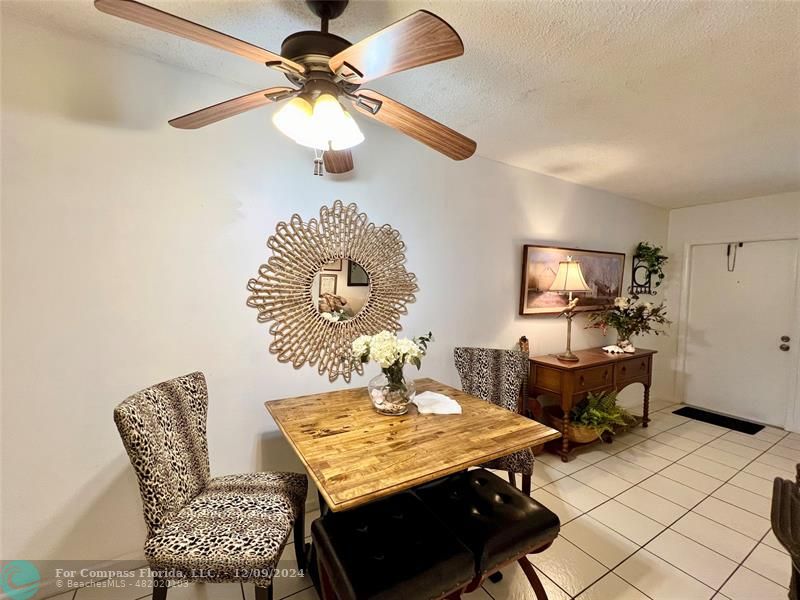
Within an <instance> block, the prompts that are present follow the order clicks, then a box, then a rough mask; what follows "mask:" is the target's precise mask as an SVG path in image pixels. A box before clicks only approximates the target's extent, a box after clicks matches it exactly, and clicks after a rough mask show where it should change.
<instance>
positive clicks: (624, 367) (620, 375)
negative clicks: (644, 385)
mask: <svg viewBox="0 0 800 600" xmlns="http://www.w3.org/2000/svg"><path fill="white" fill-rule="evenodd" d="M614 371H615V372H614V377H615V379H616V380H617V381H618V382H620V381H630V380H631V379H645V378H647V375H648V373H649V372H650V357H649V356H643V357H641V358H633V359H631V360H626V361H624V362H621V363H617V364H616V365H614Z"/></svg>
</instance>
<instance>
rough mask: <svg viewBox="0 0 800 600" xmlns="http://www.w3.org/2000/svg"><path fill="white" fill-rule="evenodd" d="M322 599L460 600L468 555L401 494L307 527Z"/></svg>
mask: <svg viewBox="0 0 800 600" xmlns="http://www.w3.org/2000/svg"><path fill="white" fill-rule="evenodd" d="M311 535H312V538H313V540H314V545H315V548H316V552H317V568H318V572H319V578H320V586H321V592H322V598H323V600H430V599H434V598H437V599H438V598H459V597H460V593H459V591H460V590H461V589H463V588H464V587H466V586H467V585H468V584H469V583H470V582H471V581H472V580H473V579H474V577H475V569H474V559H473V555H472V552H471V551H470V550H469V548H467V547H466V546H465V545H464V544H463V543H462V542H461V541H459V539H458V538H457V537H456V536H454V535H453V534H452V533H451V532H450V531H449V530H448V528H447V527H446V526H445V525H444V524H443V523H442V522H441V521H440V520H439V519H438V518H437V517H436V516H434V515H433V513H432V512H431V511H430V510H429V509H428V508H427V507H426V506H425V504H424V503H423V502H422V501H421V500H420V499H419V498H418V497H416V496H415V495H414V494H411V493H407V492H406V493H401V494H397V495H395V496H391V497H389V498H387V499H384V500H378V501H376V502H372V503H370V504H367V505H365V506H362V507H359V508H356V509H353V510H349V511H345V512H339V513H333V512H328V513H327V514H325V516H323V517H321V518H319V519H317V520H315V521H314V522H313V523H312V525H311Z"/></svg>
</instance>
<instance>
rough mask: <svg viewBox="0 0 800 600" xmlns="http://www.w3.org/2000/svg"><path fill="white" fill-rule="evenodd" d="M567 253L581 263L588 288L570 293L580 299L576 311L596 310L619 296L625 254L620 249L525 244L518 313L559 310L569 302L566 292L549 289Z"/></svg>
mask: <svg viewBox="0 0 800 600" xmlns="http://www.w3.org/2000/svg"><path fill="white" fill-rule="evenodd" d="M570 256H571V257H572V260H575V261H577V262H579V263H580V265H581V272H582V273H583V277H584V279H585V280H586V284H587V285H588V286H589V287H590V288H591V289H590V291H588V292H577V293H573V298H574V297H578V298H580V300H579V301H578V306H577V307H576V308H575V310H576V311H587V310H597V309H599V308H600V307H602V306H605V305H607V304H611V303H612V302H614V298H616V297H617V296H621V295H622V291H623V290H622V276H623V272H624V271H625V254H623V253H622V252H598V251H596V250H580V249H578V248H558V247H554V246H535V245H531V244H526V245H525V246H524V247H523V249H522V285H521V290H520V299H519V314H521V315H542V314H555V313H559V312H561V309H563V308H564V307H565V306H566V305H567V302H569V297H568V294H557V293H555V292H551V291H549V290H550V286H551V285H552V283H553V280H554V279H555V277H556V273H557V272H558V263H559V262H561V261H565V260H567V259H568V257H570Z"/></svg>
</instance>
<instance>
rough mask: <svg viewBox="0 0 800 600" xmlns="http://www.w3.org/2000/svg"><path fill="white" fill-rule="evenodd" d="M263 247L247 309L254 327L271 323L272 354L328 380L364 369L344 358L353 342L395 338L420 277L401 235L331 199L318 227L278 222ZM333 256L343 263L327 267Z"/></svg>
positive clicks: (296, 219) (296, 221) (309, 222)
mask: <svg viewBox="0 0 800 600" xmlns="http://www.w3.org/2000/svg"><path fill="white" fill-rule="evenodd" d="M267 247H268V248H269V249H270V250H271V251H272V256H270V257H269V259H268V260H267V262H266V263H264V264H262V265H261V266H260V267H259V268H258V275H257V276H256V277H254V278H252V279H250V281H248V282H247V289H248V290H250V296H249V297H248V298H247V305H248V306H252V307H253V308H255V309H256V310H257V311H258V322H259V323H269V322H272V323H273V324H272V325H270V329H269V333H270V335H271V336H272V337H273V340H272V342H271V343H270V345H269V351H270V352H272V353H273V354H275V355H277V357H278V360H279V361H280V362H291V363H292V365H294V367H295V368H296V369H299V368H300V367H302V366H303V365H311V366H315V367H316V368H317V371H318V372H319V373H320V375H321V374H323V373H327V374H328V379H329V380H330V381H335V380H336V378H337V377H340V376H341V377H343V378H344V380H345V381H348V382H349V381H350V379H351V377H352V374H353V371H355V372H356V373H358V374H359V375H363V374H364V365H363V364H361V363H354V362H353V361H352V360H349V359H348V357H349V356H350V354H351V352H352V350H351V346H350V345H351V344H352V342H353V340H354V339H356V338H357V337H358V336H360V335H373V334H375V333H377V332H379V331H383V330H384V329H385V330H387V331H398V330H399V329H400V317H401V316H402V315H404V314H406V304H408V303H409V302H414V299H415V298H414V293H415V292H416V291H417V278H416V276H415V275H414V274H413V273H409V272H408V271H406V268H405V266H404V264H403V263H404V262H405V259H406V258H405V247H406V246H405V244H404V243H403V241H402V240H401V239H400V232H399V231H397V230H396V229H395V228H393V227H392V226H390V225H380V226H377V225H375V223H372V222H371V221H370V220H369V218H367V215H366V214H364V213H360V212H358V207H357V206H356V205H355V204H348V205H347V206H345V205H344V204H343V203H342V201H341V200H336V201H335V202H334V203H333V206H323V207H322V208H320V211H319V220H317V219H309V220H307V221H304V220H303V218H302V217H300V215H292V218H291V219H290V220H289V222H288V223H284V222H280V223H278V224H277V225H276V226H275V234H274V235H272V236H270V237H269V239H268V240H267ZM332 256H343V257H344V258H342V259H341V260H339V259H337V260H336V261H335V262H333V263H329V262H327V261H329V260H330V257H332ZM309 282H311V286H312V287H311V289H309ZM325 294H331V296H329V297H326V296H325ZM321 300H322V301H324V304H321V303H320V301H321ZM309 303H311V304H310V305H309ZM331 309H333V310H331ZM334 313H337V314H334ZM325 314H327V315H329V317H323V315H325ZM334 319H335V320H334Z"/></svg>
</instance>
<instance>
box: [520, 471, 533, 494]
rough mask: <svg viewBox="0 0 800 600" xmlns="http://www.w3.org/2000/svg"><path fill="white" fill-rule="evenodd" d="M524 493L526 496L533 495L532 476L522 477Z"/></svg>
mask: <svg viewBox="0 0 800 600" xmlns="http://www.w3.org/2000/svg"><path fill="white" fill-rule="evenodd" d="M522 493H523V494H525V495H526V496H530V495H531V475H523V476H522Z"/></svg>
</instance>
